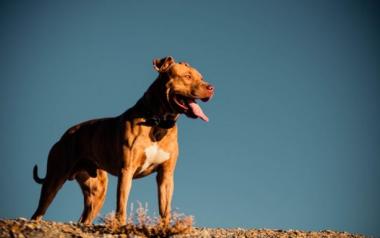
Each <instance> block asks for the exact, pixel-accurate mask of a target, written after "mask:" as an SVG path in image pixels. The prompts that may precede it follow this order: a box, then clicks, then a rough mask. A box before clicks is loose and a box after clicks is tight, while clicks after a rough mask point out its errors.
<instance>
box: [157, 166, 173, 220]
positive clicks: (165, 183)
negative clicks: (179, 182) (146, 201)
mask: <svg viewBox="0 0 380 238" xmlns="http://www.w3.org/2000/svg"><path fill="white" fill-rule="evenodd" d="M157 187H158V202H159V208H160V215H161V218H162V220H163V222H164V224H165V225H168V224H169V222H170V212H171V203H172V196H173V190H174V176H173V173H172V172H170V173H169V172H164V171H162V170H160V171H158V174H157Z"/></svg>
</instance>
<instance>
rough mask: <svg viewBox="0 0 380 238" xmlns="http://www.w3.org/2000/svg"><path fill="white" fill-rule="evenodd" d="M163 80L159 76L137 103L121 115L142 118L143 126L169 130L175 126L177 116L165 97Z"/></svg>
mask: <svg viewBox="0 0 380 238" xmlns="http://www.w3.org/2000/svg"><path fill="white" fill-rule="evenodd" d="M163 80H164V78H162V76H159V77H158V78H157V79H156V80H155V81H154V82H153V83H152V85H151V86H150V87H149V88H148V90H147V91H146V92H145V93H144V95H143V96H142V97H141V98H140V99H139V100H138V101H137V103H136V104H135V105H134V106H133V107H132V108H130V109H129V110H127V111H126V112H125V113H123V115H124V117H126V118H129V119H134V118H144V119H145V122H143V123H142V124H143V125H146V126H154V127H160V128H163V129H170V128H172V127H174V126H175V123H176V121H177V119H178V117H179V114H178V113H176V112H174V110H173V109H172V108H171V106H170V104H169V102H168V100H167V96H166V87H165V84H164V82H163Z"/></svg>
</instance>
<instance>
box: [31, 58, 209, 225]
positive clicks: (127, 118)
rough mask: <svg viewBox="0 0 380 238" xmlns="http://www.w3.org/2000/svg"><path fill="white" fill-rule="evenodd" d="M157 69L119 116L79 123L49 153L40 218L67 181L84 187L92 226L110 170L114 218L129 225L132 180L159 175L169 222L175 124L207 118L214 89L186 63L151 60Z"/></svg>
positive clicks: (161, 208)
mask: <svg viewBox="0 0 380 238" xmlns="http://www.w3.org/2000/svg"><path fill="white" fill-rule="evenodd" d="M153 67H154V69H155V70H156V71H157V72H158V73H159V74H158V77H157V78H156V80H155V81H154V82H153V83H152V84H151V86H150V87H149V88H148V90H147V91H146V92H145V93H144V95H143V96H142V97H141V98H140V99H139V100H138V101H137V103H136V104H135V105H134V106H133V107H131V108H130V109H128V110H127V111H125V112H124V113H122V114H121V115H119V116H116V117H111V118H102V119H95V120H90V121H87V122H83V123H80V124H78V125H75V126H73V127H71V128H70V129H68V130H67V131H66V132H65V133H64V135H63V136H62V137H61V139H60V140H59V141H58V142H57V143H55V144H54V145H53V147H52V148H51V150H50V152H49V156H48V162H47V170H46V176H45V178H43V179H42V178H39V177H38V171H37V165H35V166H34V168H33V179H34V180H35V181H36V182H37V183H40V184H42V188H41V194H40V199H39V203H38V207H37V210H36V211H35V213H34V214H33V216H32V217H31V219H32V220H41V219H42V217H43V215H44V214H45V212H46V210H47V208H48V206H49V205H50V203H51V202H52V200H53V199H54V197H55V195H56V194H57V192H58V190H59V189H60V188H61V187H62V185H63V184H64V183H65V181H66V180H73V179H75V180H76V181H77V182H78V183H79V185H80V188H81V190H82V193H83V197H84V209H83V212H82V215H81V217H80V219H79V222H82V223H84V224H92V222H93V220H94V219H95V217H96V216H97V214H98V212H99V210H100V209H101V207H102V206H103V202H104V199H105V195H106V191H107V184H108V177H107V173H110V174H112V175H114V176H117V177H118V182H117V204H116V214H115V218H116V219H117V221H118V222H119V224H125V223H126V218H127V216H126V214H127V211H126V210H127V202H128V196H129V192H130V190H131V186H132V180H133V179H136V178H141V177H144V176H147V175H150V174H152V173H154V172H156V173H157V176H156V181H157V187H158V202H159V213H160V216H161V218H162V220H163V221H164V224H168V223H169V221H170V213H171V202H172V195H173V189H174V178H173V175H174V170H175V166H176V161H177V157H178V139H177V125H176V122H177V120H178V118H179V116H180V115H181V114H185V115H186V116H187V117H190V118H200V119H202V120H204V121H206V122H207V121H208V117H207V116H206V115H205V114H204V113H203V111H202V109H201V107H200V106H199V105H198V103H197V100H201V101H204V102H207V101H208V100H210V99H211V98H212V97H213V95H214V87H213V86H212V85H211V84H209V83H207V82H206V81H204V79H203V77H202V75H201V74H200V73H199V72H198V71H197V70H196V69H195V68H193V67H191V66H190V65H189V64H188V63H184V62H179V63H177V62H175V60H174V59H173V57H170V56H168V57H165V58H162V59H155V60H153Z"/></svg>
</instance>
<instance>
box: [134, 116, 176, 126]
mask: <svg viewBox="0 0 380 238" xmlns="http://www.w3.org/2000/svg"><path fill="white" fill-rule="evenodd" d="M176 122H177V121H176V120H175V119H165V118H164V117H162V116H153V117H150V118H147V119H146V121H145V122H141V124H142V125H146V126H156V127H160V128H162V129H170V128H172V127H174V126H175V123H176Z"/></svg>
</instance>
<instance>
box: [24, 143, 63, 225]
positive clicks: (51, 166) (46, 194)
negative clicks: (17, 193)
mask: <svg viewBox="0 0 380 238" xmlns="http://www.w3.org/2000/svg"><path fill="white" fill-rule="evenodd" d="M61 154H62V153H61V145H60V144H59V143H56V144H55V145H54V146H53V147H52V149H51V150H50V153H49V159H48V165H47V171H46V177H45V178H44V179H41V182H42V188H41V194H40V200H39V202H38V207H37V210H36V211H35V212H34V214H33V216H32V218H31V219H32V220H41V219H42V216H43V215H45V212H46V210H47V208H48V207H49V205H50V203H51V202H52V201H53V199H54V197H55V195H56V194H57V192H58V190H59V189H60V188H61V187H62V185H63V184H64V183H65V181H66V179H67V177H68V174H67V173H66V171H65V170H62V168H61V167H62V164H60V163H59V162H60V161H61V158H62V156H61ZM34 175H37V170H36V171H35V172H34ZM37 180H38V179H37ZM37 182H38V181H37Z"/></svg>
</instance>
